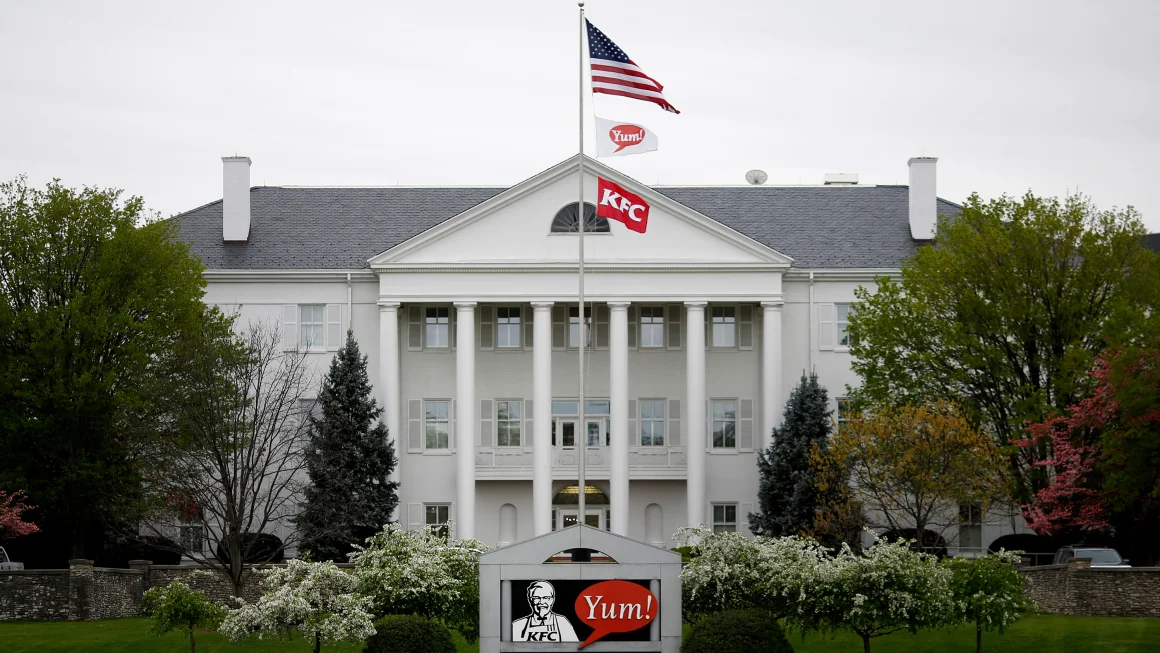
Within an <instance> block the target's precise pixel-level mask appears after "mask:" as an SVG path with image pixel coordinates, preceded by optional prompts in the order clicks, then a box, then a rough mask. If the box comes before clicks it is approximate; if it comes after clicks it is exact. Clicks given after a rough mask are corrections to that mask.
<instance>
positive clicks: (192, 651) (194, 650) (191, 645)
mask: <svg viewBox="0 0 1160 653" xmlns="http://www.w3.org/2000/svg"><path fill="white" fill-rule="evenodd" d="M189 653H197V644H195V643H194V642H193V627H192V626H190V628H189Z"/></svg>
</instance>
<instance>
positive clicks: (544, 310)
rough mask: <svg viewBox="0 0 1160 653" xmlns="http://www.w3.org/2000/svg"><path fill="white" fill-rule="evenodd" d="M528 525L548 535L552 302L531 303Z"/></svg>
mask: <svg viewBox="0 0 1160 653" xmlns="http://www.w3.org/2000/svg"><path fill="white" fill-rule="evenodd" d="M532 309H533V311H534V312H535V313H534V315H535V322H534V323H533V337H532V386H533V389H532V399H533V403H534V407H533V413H532V421H533V431H534V433H533V435H532V525H533V528H534V533H535V535H544V534H546V533H551V532H552V302H532Z"/></svg>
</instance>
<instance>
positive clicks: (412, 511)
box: [407, 503, 423, 531]
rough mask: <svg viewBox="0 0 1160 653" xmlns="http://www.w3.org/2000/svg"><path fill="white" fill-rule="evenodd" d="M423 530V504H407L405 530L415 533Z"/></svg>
mask: <svg viewBox="0 0 1160 653" xmlns="http://www.w3.org/2000/svg"><path fill="white" fill-rule="evenodd" d="M420 528H423V504H421V503H408V504H407V530H409V531H417V530H419V529H420Z"/></svg>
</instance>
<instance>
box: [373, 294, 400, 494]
mask: <svg viewBox="0 0 1160 653" xmlns="http://www.w3.org/2000/svg"><path fill="white" fill-rule="evenodd" d="M379 378H380V379H381V381H380V382H381V383H382V388H383V389H382V392H383V424H385V425H386V427H387V437H388V438H390V439H392V440H394V442H395V462H396V464H395V470H394V471H393V472H391V477H390V479H389V480H391V481H395V482H398V481H399V478H400V472H401V471H402V469H401V468H402V466H403V456H402V453H403V451H405V450H406V447H405V445H404V444H403V442H404V441H405V440H406V438H405V437H403V432H402V431H401V430H400V429H401V428H402V426H400V425H401V424H402V423H403V420H402V417H401V416H400V415H399V406H400V401H401V399H400V396H399V390H400V385H399V302H379Z"/></svg>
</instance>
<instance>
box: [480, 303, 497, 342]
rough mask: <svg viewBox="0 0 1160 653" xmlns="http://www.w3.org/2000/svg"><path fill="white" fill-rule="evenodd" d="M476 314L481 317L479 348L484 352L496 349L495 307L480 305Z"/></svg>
mask: <svg viewBox="0 0 1160 653" xmlns="http://www.w3.org/2000/svg"><path fill="white" fill-rule="evenodd" d="M476 313H477V314H478V316H479V348H480V349H482V350H484V351H489V350H492V349H495V306H493V305H491V304H487V305H480V307H479V310H478V311H476Z"/></svg>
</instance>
